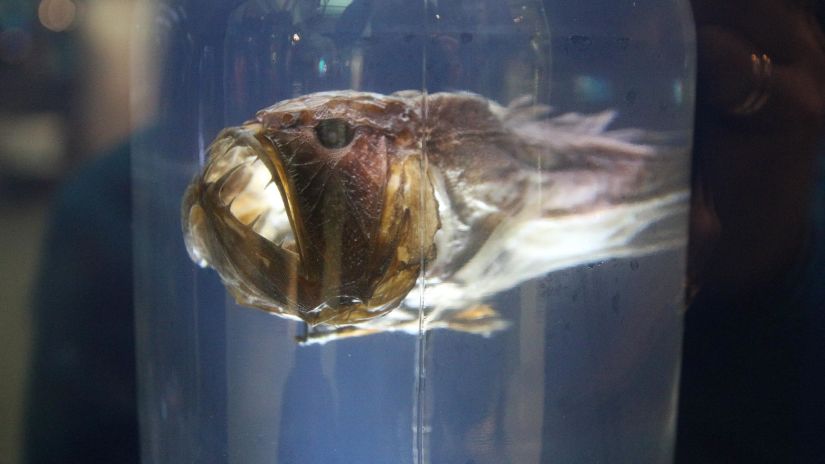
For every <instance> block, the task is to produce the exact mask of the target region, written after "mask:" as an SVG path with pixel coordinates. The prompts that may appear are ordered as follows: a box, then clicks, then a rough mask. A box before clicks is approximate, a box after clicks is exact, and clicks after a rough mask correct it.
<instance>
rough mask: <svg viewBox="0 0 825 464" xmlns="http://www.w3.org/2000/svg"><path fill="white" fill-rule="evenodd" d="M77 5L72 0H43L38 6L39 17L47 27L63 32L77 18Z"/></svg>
mask: <svg viewBox="0 0 825 464" xmlns="http://www.w3.org/2000/svg"><path fill="white" fill-rule="evenodd" d="M76 13H77V6H76V5H75V4H74V2H72V0H42V1H41V2H40V5H39V6H38V7H37V17H38V19H40V24H42V25H43V27H45V28H46V29H49V30H50V31H54V32H61V31H65V30H66V29H68V28H69V27H70V26H71V25H72V24H73V23H74V20H75V15H76Z"/></svg>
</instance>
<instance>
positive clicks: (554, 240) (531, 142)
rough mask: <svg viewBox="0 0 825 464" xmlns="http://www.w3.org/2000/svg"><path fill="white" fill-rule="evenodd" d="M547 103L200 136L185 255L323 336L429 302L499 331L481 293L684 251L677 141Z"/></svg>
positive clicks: (372, 108)
mask: <svg viewBox="0 0 825 464" xmlns="http://www.w3.org/2000/svg"><path fill="white" fill-rule="evenodd" d="M549 113H550V109H549V108H547V107H545V106H541V105H535V104H532V102H530V101H529V100H528V99H520V100H517V101H514V102H512V103H511V104H510V105H508V106H506V107H505V106H501V105H499V104H497V103H495V102H492V101H489V100H487V99H484V98H483V97H481V96H479V95H476V94H471V93H436V94H431V95H425V94H421V93H419V92H415V91H404V92H398V93H395V94H392V95H380V94H373V93H365V92H356V91H335V92H323V93H316V94H309V95H305V96H302V97H298V98H295V99H291V100H286V101H283V102H280V103H277V104H275V105H273V106H271V107H269V108H266V109H263V110H261V111H259V112H258V113H257V115H256V116H255V118H254V119H252V120H250V121H248V122H247V123H245V124H243V125H242V126H240V127H236V128H230V129H226V130H224V131H223V132H221V134H219V135H218V137H217V138H216V140H215V142H214V143H213V144H212V145H211V146H210V148H209V156H208V161H207V162H206V164H205V166H204V167H203V170H202V171H201V172H200V173H198V175H196V177H195V179H194V180H193V181H192V183H191V184H190V186H189V188H188V189H187V191H186V194H185V197H184V200H183V229H184V238H185V241H186V245H187V249H188V251H189V253H190V256H191V257H192V259H193V260H194V261H196V262H197V263H199V264H200V265H202V266H211V267H213V268H214V269H215V270H216V271H218V273H219V274H220V276H221V278H222V280H223V282H224V283H225V285H226V286H227V288H228V289H229V290H230V292H232V294H233V295H234V297H235V299H236V300H237V301H238V302H239V303H240V304H242V305H246V306H252V307H257V308H260V309H264V310H266V311H269V312H273V313H276V314H279V315H283V316H286V317H290V318H297V319H301V320H304V321H306V322H307V323H309V324H310V325H312V326H320V327H322V328H320V329H319V331H318V332H316V334H321V336H322V335H324V334H325V333H326V332H325V330H326V329H323V327H325V326H326V327H333V329H330V330H333V331H334V333H336V334H339V335H340V334H344V333H349V334H352V335H363V334H366V333H372V332H374V331H385V330H404V331H415V330H417V329H418V325H417V319H418V316H417V311H418V309H419V308H420V307H421V305H422V304H423V305H425V306H426V307H428V308H432V309H433V312H432V315H433V317H431V318H430V322H431V323H433V324H437V323H438V321H441V323H442V324H443V325H444V327H453V328H458V330H464V331H469V332H476V333H484V334H488V333H491V332H493V331H495V330H498V329H500V328H502V327H503V326H505V325H506V323H505V322H502V321H500V320H498V319H497V318H496V317H495V315H496V313H495V311H494V310H491V309H489V308H488V307H485V306H484V305H483V304H482V303H483V300H484V299H485V298H486V297H487V296H489V295H492V294H494V293H497V292H500V291H503V290H506V289H508V288H512V287H514V286H516V285H518V284H519V283H521V282H523V281H525V280H527V279H530V278H534V277H537V276H540V275H543V274H546V273H547V272H550V271H552V270H555V269H560V268H564V267H570V266H574V265H576V264H582V263H586V262H591V261H597V260H602V259H608V258H612V257H619V256H626V255H631V254H642V253H649V252H653V251H657V250H662V249H665V248H668V247H676V246H680V245H683V244H684V232H685V224H684V223H683V222H682V221H681V218H683V217H684V216H686V208H687V199H688V196H687V191H686V190H685V188H686V185H687V173H686V170H685V169H684V168H685V164H686V162H685V159H686V158H685V155H686V154H685V153H684V152H683V151H678V150H668V149H663V148H662V145H661V144H657V143H656V140H655V138H653V137H652V136H651V134H647V133H645V132H643V131H639V130H618V131H610V130H608V129H607V126H608V124H609V123H610V122H611V121H612V119H613V116H614V114H613V113H612V112H604V113H600V114H596V115H589V116H584V115H578V114H566V115H562V116H556V117H551V116H549ZM422 289H425V290H424V291H423V293H422ZM485 308H488V309H485ZM394 310H395V311H394ZM491 311H492V312H491ZM388 313H389V314H388ZM379 316H383V317H379ZM353 324H357V325H358V327H356V328H349V329H347V330H345V331H342V330H341V329H340V327H342V326H350V325H353ZM322 338H323V337H322Z"/></svg>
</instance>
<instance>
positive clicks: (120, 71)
mask: <svg viewBox="0 0 825 464" xmlns="http://www.w3.org/2000/svg"><path fill="white" fill-rule="evenodd" d="M135 3H137V2H135V1H134V0H3V1H2V2H0V464H12V463H17V462H19V460H20V458H21V447H22V442H23V440H22V438H23V425H22V424H23V421H22V418H23V414H24V388H25V382H26V378H27V375H28V373H27V368H28V365H29V361H30V356H29V354H30V344H31V340H30V333H31V315H30V310H29V308H30V302H31V288H32V283H33V280H34V276H35V275H36V272H37V269H38V259H39V256H40V251H41V247H42V242H43V235H44V231H45V227H46V223H47V217H48V211H49V208H50V206H51V202H52V197H53V194H54V192H55V191H56V189H57V186H58V185H60V183H61V182H63V181H65V180H66V179H67V178H69V177H71V176H72V174H73V173H74V172H75V171H76V169H77V168H78V166H80V165H81V164H83V162H85V161H88V160H90V159H92V158H94V157H95V156H98V155H97V154H100V153H104V152H106V151H109V150H111V149H112V148H113V147H115V146H117V145H119V144H121V143H123V141H124V140H125V139H126V138H127V136H128V133H129V130H130V127H131V123H132V122H131V118H130V110H129V90H128V82H129V56H130V50H129V34H130V32H131V28H132V24H133V19H134V13H133V12H134V6H135Z"/></svg>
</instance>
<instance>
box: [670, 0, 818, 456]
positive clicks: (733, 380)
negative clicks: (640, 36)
mask: <svg viewBox="0 0 825 464" xmlns="http://www.w3.org/2000/svg"><path fill="white" fill-rule="evenodd" d="M693 8H694V13H695V18H696V23H697V32H698V34H697V35H698V37H697V38H698V54H699V56H698V58H699V61H698V70H699V76H698V78H699V79H698V89H697V113H696V132H695V138H694V158H693V162H694V169H693V173H694V186H693V187H694V188H693V192H694V193H693V205H692V211H691V214H692V217H691V238H690V251H691V259H690V265H689V266H690V270H689V274H690V279H691V282H692V289H691V290H692V291H693V292H696V291H698V293H695V298H694V300H693V303H692V304H691V305H690V307H689V308H688V310H687V313H686V316H685V317H686V319H685V341H684V352H683V366H682V382H681V392H680V408H679V420H678V445H677V455H678V459H677V462H679V463H717V462H718V463H723V462H724V463H731V462H748V463H761V462H765V463H768V462H770V463H780V462H823V461H822V459H823V457H822V456H825V445H823V442H822V440H821V437H822V436H825V402H823V398H822V392H823V391H825V256H824V255H825V231H824V230H823V228H824V227H823V226H825V218H823V215H825V203H824V202H823V198H822V197H823V194H825V184H823V183H822V182H823V175H822V171H823V169H822V168H823V166H822V161H823V156H822V155H823V148H825V145H823V142H825V125H823V121H825V36H824V35H823V30H822V24H823V22H822V19H823V11H825V2H822V1H816V2H805V1H799V0H729V1H726V2H718V1H713V0H693ZM817 158H819V168H817ZM818 170H819V172H818ZM817 175H818V177H819V179H818V182H819V185H818V186H817Z"/></svg>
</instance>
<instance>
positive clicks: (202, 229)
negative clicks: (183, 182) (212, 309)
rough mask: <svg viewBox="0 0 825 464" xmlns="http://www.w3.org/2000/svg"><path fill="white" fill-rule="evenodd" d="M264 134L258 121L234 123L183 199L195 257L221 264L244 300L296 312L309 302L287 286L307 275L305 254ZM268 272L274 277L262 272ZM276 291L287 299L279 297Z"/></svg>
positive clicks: (217, 266)
mask: <svg viewBox="0 0 825 464" xmlns="http://www.w3.org/2000/svg"><path fill="white" fill-rule="evenodd" d="M260 132H261V128H260V125H257V124H249V125H246V126H242V127H237V128H231V129H227V130H225V131H223V132H222V133H221V134H220V135H219V136H218V137H217V138H216V140H215V142H214V143H213V144H212V145H211V146H210V147H209V149H208V161H207V165H206V166H205V168H204V170H203V173H202V174H201V175H199V176H198V178H197V179H196V180H195V181H194V182H192V183H191V185H190V186H189V188H188V189H187V191H186V194H185V197H184V201H183V205H182V206H183V218H184V220H183V229H184V240H185V242H186V248H187V251H188V252H189V255H190V257H191V258H192V260H193V261H195V262H196V263H197V264H198V265H199V266H201V267H207V266H210V267H213V268H215V269H216V270H218V272H219V274H220V276H221V278H222V280H223V281H224V284H225V285H226V286H227V288H228V289H229V290H230V291H231V292H232V293H233V294H234V296H235V297H236V298H238V299H239V300H241V301H243V302H244V303H246V304H249V305H251V306H256V307H260V308H261V309H267V310H272V309H271V306H273V304H279V305H281V306H283V307H285V308H291V311H292V312H296V313H297V312H300V311H301V310H302V309H303V308H300V305H298V302H297V298H296V297H295V295H290V293H294V291H293V292H290V291H289V288H288V287H289V285H287V284H288V283H289V282H290V281H295V280H296V279H297V277H298V275H300V274H301V273H302V270H301V253H300V249H299V247H298V242H297V241H296V234H295V227H294V226H293V224H292V221H293V219H292V217H291V216H290V214H289V211H288V204H289V203H288V201H285V198H286V194H287V190H286V186H285V183H284V181H283V179H282V178H281V177H280V176H279V172H280V171H282V170H279V169H278V168H277V167H276V163H278V160H279V159H280V158H279V157H278V156H277V153H275V152H274V148H273V147H271V146H269V147H267V146H266V145H265V143H266V142H263V143H262V141H261V140H260V139H259V138H258V135H259V134H260ZM273 155H274V156H273ZM286 185H288V184H286ZM230 250H237V251H238V252H230ZM267 271H271V276H272V277H271V278H269V279H262V278H260V275H261V274H262V273H266V272H267ZM256 276H257V277H256ZM292 286H293V287H294V285H292ZM273 291H274V294H275V295H277V297H278V299H279V300H280V301H277V302H276V301H272V300H273V299H272V295H273V293H272V292H273ZM279 309H282V308H280V307H279ZM284 312H285V313H286V314H287V315H289V311H284Z"/></svg>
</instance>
